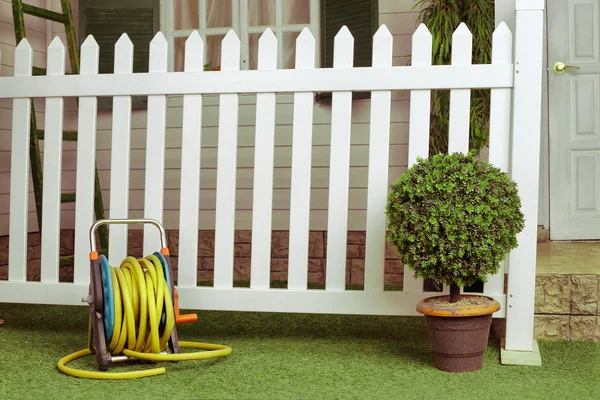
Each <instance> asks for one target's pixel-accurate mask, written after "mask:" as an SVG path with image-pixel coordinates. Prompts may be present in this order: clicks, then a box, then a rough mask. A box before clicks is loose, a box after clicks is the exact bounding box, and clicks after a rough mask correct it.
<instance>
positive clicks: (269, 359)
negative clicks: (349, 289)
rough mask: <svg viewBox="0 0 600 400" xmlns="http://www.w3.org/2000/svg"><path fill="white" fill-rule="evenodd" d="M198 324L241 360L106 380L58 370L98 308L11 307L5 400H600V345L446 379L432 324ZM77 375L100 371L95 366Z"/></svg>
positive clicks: (226, 316)
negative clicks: (535, 363)
mask: <svg viewBox="0 0 600 400" xmlns="http://www.w3.org/2000/svg"><path fill="white" fill-rule="evenodd" d="M198 315H199V320H198V322H197V323H194V324H186V325H181V326H179V327H178V332H179V337H180V340H192V341H205V342H209V343H219V344H226V345H230V346H231V347H232V348H233V352H232V354H230V355H229V356H227V357H224V358H218V359H211V360H204V361H182V362H179V363H176V364H174V363H159V365H162V366H165V367H166V369H167V373H166V374H165V375H160V376H156V377H150V378H143V379H136V380H130V381H98V380H88V379H78V378H73V377H70V376H67V375H64V374H62V373H61V372H59V371H58V369H57V367H56V363H57V362H58V360H59V359H60V358H61V357H63V356H65V355H67V354H68V353H71V352H74V351H76V350H79V349H82V348H84V347H85V346H86V343H87V318H88V316H87V307H77V306H72V307H66V306H41V305H20V304H0V318H2V319H4V320H5V325H4V326H2V327H0V399H21V398H22V399H32V398H33V399H40V398H43V399H53V398H59V397H60V398H69V397H71V398H85V399H112V398H123V399H140V398H144V399H146V398H150V399H182V398H197V399H203V398H210V399H253V398H254V399H283V398H303V399H337V398H356V399H392V398H393V399H545V400H548V399H600V343H582V342H547V341H541V342H540V343H539V345H540V351H541V354H542V361H543V366H542V367H524V366H503V365H500V363H499V349H498V346H497V344H496V343H493V342H490V346H489V347H488V350H487V352H486V358H485V365H484V368H483V369H482V370H480V371H476V372H472V373H462V374H451V373H445V372H441V371H438V370H437V369H436V368H435V365H434V361H433V355H432V353H431V347H430V345H429V342H428V338H427V331H426V328H425V326H424V320H423V319H422V318H421V317H379V316H377V317H375V316H341V315H307V314H269V313H242V312H209V311H200V312H198ZM70 365H71V366H73V367H77V368H84V369H89V370H95V359H94V357H93V356H88V357H86V358H84V359H83V360H78V361H76V362H73V363H71V364H70ZM150 366H151V364H141V363H140V364H134V365H119V366H117V367H114V368H112V369H111V370H112V371H125V370H133V369H137V368H148V367H150Z"/></svg>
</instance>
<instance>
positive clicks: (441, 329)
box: [417, 295, 500, 372]
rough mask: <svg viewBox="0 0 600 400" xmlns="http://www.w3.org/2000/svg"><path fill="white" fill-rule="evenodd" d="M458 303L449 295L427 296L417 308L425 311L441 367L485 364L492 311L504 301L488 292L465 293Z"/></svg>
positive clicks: (449, 369)
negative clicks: (489, 295) (477, 294)
mask: <svg viewBox="0 0 600 400" xmlns="http://www.w3.org/2000/svg"><path fill="white" fill-rule="evenodd" d="M461 297H462V299H461V300H460V301H459V302H457V303H450V302H449V297H448V296H437V297H432V298H428V299H425V300H423V301H422V302H420V303H419V304H418V305H417V311H418V312H420V313H423V314H425V321H426V323H427V327H428V330H429V339H430V341H431V345H432V347H433V352H434V354H435V363H436V366H437V368H438V369H440V370H442V371H447V372H469V371H476V370H478V369H481V368H482V367H483V359H484V355H485V350H486V348H487V344H488V337H489V333H490V327H491V325H492V314H493V313H494V312H496V311H498V310H499V309H500V303H498V302H497V301H496V300H494V299H492V298H490V297H487V296H475V295H462V296H461Z"/></svg>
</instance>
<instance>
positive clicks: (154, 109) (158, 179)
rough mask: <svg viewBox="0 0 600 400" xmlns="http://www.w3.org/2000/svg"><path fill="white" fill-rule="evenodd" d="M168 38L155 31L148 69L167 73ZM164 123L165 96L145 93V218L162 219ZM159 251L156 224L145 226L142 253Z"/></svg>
mask: <svg viewBox="0 0 600 400" xmlns="http://www.w3.org/2000/svg"><path fill="white" fill-rule="evenodd" d="M167 50H168V46H167V40H166V39H165V36H164V35H163V34H162V32H158V33H157V34H156V36H154V39H152V41H151V42H150V62H149V69H148V72H149V73H150V74H152V73H161V72H167V60H168V51H167ZM166 124H167V96H165V95H153V96H148V126H147V132H148V133H147V141H146V183H145V185H144V187H145V188H146V190H145V193H144V217H145V218H151V219H155V220H157V221H158V222H162V219H163V204H164V174H165V130H166ZM158 250H160V235H159V234H158V231H157V230H156V228H155V227H153V226H151V225H148V224H146V225H144V254H151V253H153V252H155V251H158Z"/></svg>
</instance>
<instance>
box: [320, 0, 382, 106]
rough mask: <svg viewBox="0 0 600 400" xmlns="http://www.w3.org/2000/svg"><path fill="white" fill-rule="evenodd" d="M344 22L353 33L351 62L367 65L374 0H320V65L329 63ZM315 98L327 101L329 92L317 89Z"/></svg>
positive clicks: (358, 95)
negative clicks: (318, 91)
mask: <svg viewBox="0 0 600 400" xmlns="http://www.w3.org/2000/svg"><path fill="white" fill-rule="evenodd" d="M344 25H346V26H347V27H348V29H349V30H350V33H352V36H353V37H354V66H355V67H370V66H371V65H372V55H373V54H372V52H373V35H374V34H375V32H377V29H378V28H379V4H378V0H321V68H331V67H333V41H334V39H335V35H337V33H338V32H339V30H340V29H341V28H342V26H344ZM370 97H371V93H370V92H354V93H353V95H352V98H353V99H354V100H358V99H368V98H370ZM317 98H318V101H319V102H321V103H331V93H319V94H318V96H317Z"/></svg>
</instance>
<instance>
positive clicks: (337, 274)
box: [325, 25, 354, 290]
mask: <svg viewBox="0 0 600 400" xmlns="http://www.w3.org/2000/svg"><path fill="white" fill-rule="evenodd" d="M353 59H354V37H352V34H351V33H350V31H349V30H348V28H347V27H346V26H345V25H344V26H343V27H342V28H341V29H340V31H339V32H338V33H337V35H336V36H335V39H334V44H333V68H338V69H339V71H338V73H339V74H344V72H346V71H348V70H350V69H351V68H352V62H353ZM351 120H352V92H346V91H344V92H333V98H332V107H331V156H330V167H329V206H328V221H327V259H326V281H325V288H326V290H344V289H345V288H346V248H347V240H348V239H347V238H348V233H347V231H348V188H349V186H348V185H349V179H348V178H349V172H350V128H351Z"/></svg>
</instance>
